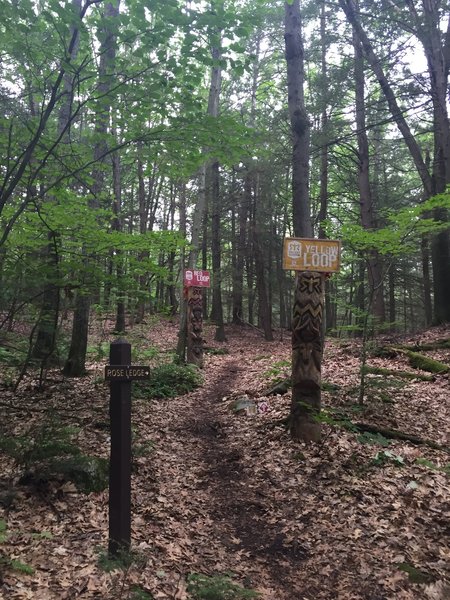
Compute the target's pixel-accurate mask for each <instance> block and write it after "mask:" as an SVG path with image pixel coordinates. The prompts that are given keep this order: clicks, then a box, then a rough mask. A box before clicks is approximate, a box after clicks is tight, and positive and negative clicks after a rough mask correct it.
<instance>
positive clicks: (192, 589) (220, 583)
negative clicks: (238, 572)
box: [187, 573, 260, 600]
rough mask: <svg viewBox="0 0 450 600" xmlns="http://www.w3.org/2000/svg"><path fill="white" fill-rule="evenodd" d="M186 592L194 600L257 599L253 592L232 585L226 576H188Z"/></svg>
mask: <svg viewBox="0 0 450 600" xmlns="http://www.w3.org/2000/svg"><path fill="white" fill-rule="evenodd" d="M187 580H188V586H187V591H188V592H189V593H190V594H191V595H192V597H193V598H195V600H237V599H240V598H258V597H259V596H260V594H259V593H258V592H256V591H255V590H251V589H246V588H243V587H241V586H240V585H238V584H237V583H234V582H233V581H232V580H231V579H230V577H229V576H228V575H213V576H208V575H202V574H201V573H191V574H190V575H188V579H187Z"/></svg>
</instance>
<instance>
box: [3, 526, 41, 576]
mask: <svg viewBox="0 0 450 600" xmlns="http://www.w3.org/2000/svg"><path fill="white" fill-rule="evenodd" d="M7 529H8V528H7V525H6V521H4V520H3V519H0V544H3V543H5V542H6V541H7V539H8V538H9V537H10V534H8V531H7ZM2 567H3V568H9V569H12V570H13V571H18V572H20V573H24V574H26V575H32V574H33V573H34V569H33V567H30V565H27V564H26V563H23V562H22V561H21V560H18V559H16V558H10V557H9V556H5V555H4V554H0V568H2Z"/></svg>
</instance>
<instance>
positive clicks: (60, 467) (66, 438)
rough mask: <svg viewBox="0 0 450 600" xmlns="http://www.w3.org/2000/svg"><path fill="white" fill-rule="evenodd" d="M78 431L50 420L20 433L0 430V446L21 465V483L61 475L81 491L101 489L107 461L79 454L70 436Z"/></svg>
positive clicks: (34, 481) (104, 485) (106, 482)
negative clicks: (6, 432) (10, 434)
mask: <svg viewBox="0 0 450 600" xmlns="http://www.w3.org/2000/svg"><path fill="white" fill-rule="evenodd" d="M78 433H79V429H77V428H75V427H68V426H63V425H61V423H59V422H57V421H55V420H50V421H48V422H46V423H44V424H43V425H41V427H39V428H37V429H33V430H30V431H28V432H27V433H26V434H24V435H21V436H14V437H10V436H6V435H1V434H0V450H2V451H3V452H4V453H5V454H7V455H9V456H11V457H12V458H14V460H15V461H16V463H17V465H18V466H20V467H21V468H22V469H23V475H22V479H21V481H22V483H37V482H42V481H49V480H54V479H56V480H61V479H62V480H63V481H72V482H73V483H75V485H76V486H77V488H78V489H79V490H80V491H82V492H84V493H90V492H98V491H101V490H104V489H105V488H106V487H107V486H108V461H107V460H106V459H104V458H98V457H95V456H88V455H85V454H83V453H82V452H81V450H80V448H79V447H78V446H77V445H76V444H75V443H74V440H73V438H74V437H75V436H76V435H77V434H78Z"/></svg>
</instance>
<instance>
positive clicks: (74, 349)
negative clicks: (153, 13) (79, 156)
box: [63, 0, 120, 377]
mask: <svg viewBox="0 0 450 600" xmlns="http://www.w3.org/2000/svg"><path fill="white" fill-rule="evenodd" d="M119 1H120V0H114V3H113V2H108V3H106V4H105V12H104V15H103V17H102V27H103V30H102V35H103V38H102V40H101V44H100V63H99V83H98V95H99V97H100V100H99V104H98V107H97V110H98V112H97V117H96V125H95V133H96V136H98V137H97V139H98V141H97V143H96V145H95V148H94V165H95V167H94V170H93V173H92V178H93V180H94V182H93V185H92V188H91V190H92V196H91V198H90V200H89V206H90V207H91V208H92V209H93V210H95V209H98V208H99V206H100V199H99V198H100V194H101V192H102V190H103V187H104V178H105V175H104V170H103V168H104V167H103V165H104V162H105V155H106V152H107V145H106V139H105V136H106V133H107V131H108V125H109V115H110V110H111V100H110V99H108V93H109V91H110V89H111V87H112V83H113V82H112V78H113V71H114V67H115V54H116V37H115V34H114V26H115V23H114V22H115V21H116V20H117V18H118V16H119ZM90 260H93V258H92V257H87V256H86V255H85V261H86V263H87V262H88V261H90ZM91 288H92V285H89V282H88V283H87V285H86V286H85V289H84V290H80V291H79V293H78V294H77V298H76V303H75V311H74V317H73V327H72V338H71V343H70V348H69V356H68V358H67V361H66V364H65V365H64V369H63V372H64V374H65V375H67V376H69V377H79V376H82V375H84V374H85V372H86V369H85V361H86V348H87V341H88V329H89V313H90V306H91V294H92V289H91Z"/></svg>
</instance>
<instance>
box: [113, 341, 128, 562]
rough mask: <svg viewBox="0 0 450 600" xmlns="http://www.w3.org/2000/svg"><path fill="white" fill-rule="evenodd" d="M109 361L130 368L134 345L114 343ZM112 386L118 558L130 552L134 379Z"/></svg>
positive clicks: (114, 542)
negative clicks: (132, 389) (132, 382)
mask: <svg viewBox="0 0 450 600" xmlns="http://www.w3.org/2000/svg"><path fill="white" fill-rule="evenodd" d="M109 362H110V365H111V367H113V366H114V365H130V364H131V345H130V344H129V343H128V342H127V341H125V340H123V339H118V340H117V341H114V342H112V344H111V346H110V354H109ZM117 370H118V371H119V369H117ZM110 386H111V398H110V404H109V414H110V420H111V457H110V468H109V544H108V552H109V554H110V555H111V556H117V555H119V554H120V552H128V551H129V549H130V542H131V379H130V380H128V381H123V380H117V381H111V383H110Z"/></svg>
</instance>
